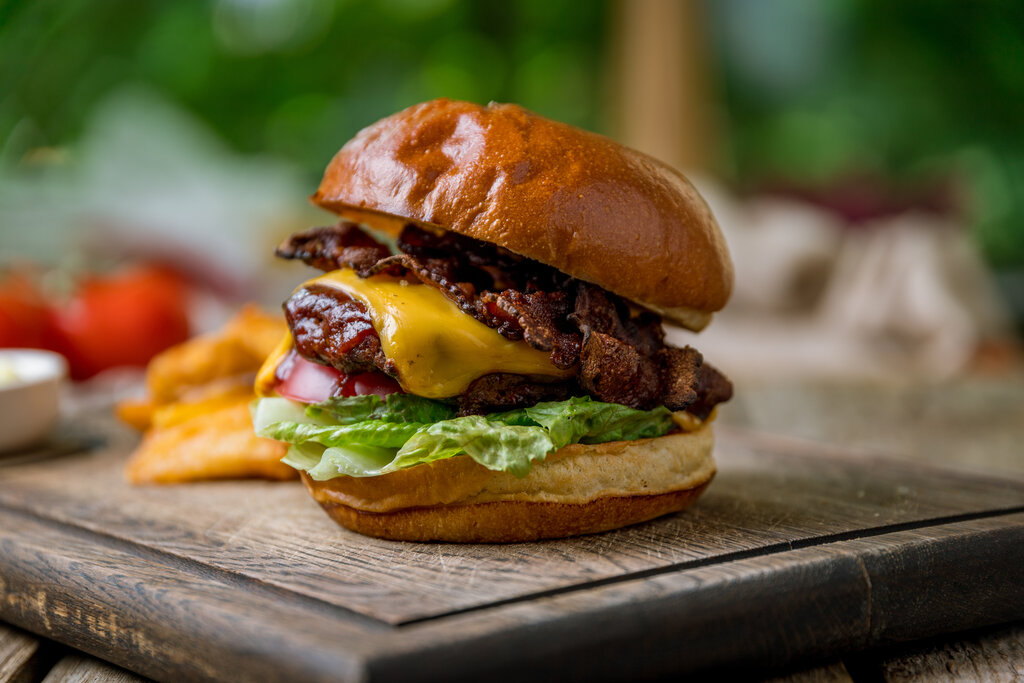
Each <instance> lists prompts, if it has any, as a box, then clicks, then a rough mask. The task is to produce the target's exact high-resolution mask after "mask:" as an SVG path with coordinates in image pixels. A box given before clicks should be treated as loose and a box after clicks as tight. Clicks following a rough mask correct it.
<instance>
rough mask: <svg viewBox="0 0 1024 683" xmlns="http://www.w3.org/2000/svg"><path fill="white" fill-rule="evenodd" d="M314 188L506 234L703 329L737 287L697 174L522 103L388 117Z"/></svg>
mask: <svg viewBox="0 0 1024 683" xmlns="http://www.w3.org/2000/svg"><path fill="white" fill-rule="evenodd" d="M312 199H313V201H314V203H316V204H318V205H319V206H321V207H323V208H325V209H328V210H330V211H334V212H335V213H338V214H341V215H342V216H345V217H348V218H351V219H353V220H356V221H360V222H366V223H369V224H371V225H374V226H375V227H384V228H385V229H386V228H387V227H388V223H393V222H394V221H393V219H395V218H397V219H400V220H401V222H400V223H398V225H399V226H400V225H401V224H402V223H404V222H409V221H411V222H414V223H416V224H419V225H421V226H426V227H434V228H443V229H447V230H452V231H454V232H457V233H460V234H462V235H467V236H469V237H473V238H476V239H480V240H484V241H487V242H491V243H494V244H497V245H499V246H502V247H504V248H506V249H508V250H510V251H512V252H515V253H517V254H520V255H522V256H525V257H528V258H531V259H534V260H537V261H540V262H541V263H545V264H547V265H549V266H553V267H555V268H557V269H559V270H560V271H562V272H564V273H567V274H568V275H571V276H573V277H576V278H579V279H581V280H586V281H588V282H591V283H594V284H597V285H599V286H601V287H604V288H605V289H608V290H610V291H612V292H614V293H615V294H618V295H620V296H622V297H625V298H627V299H630V300H632V301H634V302H635V303H637V304H639V305H641V306H643V307H646V308H649V309H651V310H653V311H655V312H657V313H659V314H660V315H662V316H664V317H666V318H668V319H670V320H673V321H675V322H677V323H679V324H681V325H684V326H686V327H689V328H691V329H694V330H700V329H702V328H703V327H704V326H705V325H707V323H708V322H709V321H710V319H711V314H712V313H714V312H715V311H718V310H720V309H721V308H722V307H723V306H724V305H725V302H726V300H727V299H728V298H729V294H730V292H731V290H732V280H733V271H732V262H731V261H730V259H729V254H728V250H727V248H726V246H725V242H724V240H723V238H722V235H721V232H720V231H719V228H718V224H717V223H716V222H715V219H714V217H713V216H712V215H711V211H710V210H709V209H708V207H707V204H705V202H704V200H703V199H702V198H701V197H700V195H698V194H697V191H696V190H695V189H694V188H693V186H692V185H691V184H690V183H689V181H687V180H686V178H684V177H683V176H682V175H681V174H679V173H678V172H677V171H675V170H673V169H672V168H670V167H668V166H666V165H665V164H663V163H661V162H660V161H657V160H656V159H653V158H651V157H649V156H647V155H645V154H641V153H640V152H637V151H635V150H632V149H629V148H627V147H623V146H622V145H620V144H618V143H616V142H614V141H612V140H610V139H608V138H605V137H602V136H600V135H595V134H593V133H589V132H586V131H583V130H580V129H578V128H574V127H573V126H569V125H566V124H563V123H558V122H555V121H551V120H549V119H546V118H543V117H541V116H538V115H536V114H533V113H531V112H529V111H527V110H526V109H523V108H522V107H519V106H517V105H513V104H491V105H488V106H486V107H482V106H479V105H476V104H471V103H468V102H457V101H452V100H447V99H440V100H433V101H431V102H426V103H424V104H420V105H416V106H414V107H410V108H408V109H405V110H404V111H401V112H398V113H397V114H394V115H393V116H389V117H387V118H385V119H382V120H381V121H378V122H377V123H375V124H373V125H371V126H369V127H368V128H365V129H363V130H362V131H361V132H360V133H359V134H358V135H357V136H356V137H355V138H353V139H352V140H351V141H350V142H349V143H348V144H346V145H345V146H344V147H343V148H342V149H341V151H339V152H338V153H337V154H336V155H335V157H334V158H333V160H332V161H331V163H330V165H329V166H328V167H327V170H326V172H325V174H324V177H323V180H322V181H321V183H320V187H319V189H318V190H317V192H316V194H314V195H313V197H312ZM380 217H384V218H385V219H384V220H383V221H380V220H375V219H376V218H380Z"/></svg>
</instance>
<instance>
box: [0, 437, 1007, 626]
mask: <svg viewBox="0 0 1024 683" xmlns="http://www.w3.org/2000/svg"><path fill="white" fill-rule="evenodd" d="M132 443H133V442H132V441H131V439H130V438H125V437H124V436H123V435H119V434H117V433H113V434H112V436H111V438H110V447H109V448H107V449H105V450H100V451H96V452H92V453H86V454H82V455H78V456H73V457H67V458H64V459H60V460H51V461H47V462H45V463H38V464H23V465H18V466H15V467H7V468H4V469H2V470H0V504H3V505H5V506H7V507H8V508H11V509H16V510H24V511H26V512H29V513H32V514H35V515H38V516H39V517H41V518H46V519H49V520H52V521H54V522H56V523H59V524H65V525H67V526H68V527H69V529H72V530H74V529H77V528H81V529H84V530H88V531H90V532H92V533H97V534H102V535H106V536H109V537H110V538H114V539H120V540H122V541H124V542H126V543H130V544H136V545H138V546H139V547H140V548H148V549H151V550H154V551H159V552H161V553H166V554H168V555H171V556H176V557H181V558H185V559H188V560H189V561H193V562H196V563H199V564H202V565H208V566H210V567H213V568H216V569H217V570H219V571H223V572H227V573H230V574H235V575H238V576H240V577H245V578H247V579H251V580H252V581H256V582H259V583H263V584H266V585H268V586H274V587H277V588H280V589H282V590H285V591H290V592H293V593H296V594H298V595H303V596H306V597H307V598H310V599H315V600H320V601H324V602H326V603H329V604H331V605H335V606H338V607H342V608H344V609H346V610H352V611H354V612H356V613H359V614H362V615H365V616H368V617H371V618H373V619H377V620H380V621H382V622H385V623H388V624H401V623H412V622H416V621H422V620H429V619H431V618H436V617H439V616H442V615H447V614H456V613H460V612H465V611H469V610H474V609H483V608H486V607H487V606H489V605H493V604H496V603H507V602H514V601H516V600H526V599H531V598H532V597H533V596H538V595H549V594H554V593H557V592H559V591H562V590H567V589H575V588H578V587H586V586H588V585H590V584H592V583H593V584H596V585H600V584H601V583H604V582H611V581H616V580H621V579H628V578H630V577H637V576H645V575H650V574H652V573H657V572H660V571H671V570H673V569H675V568H678V567H681V566H686V565H687V563H693V564H694V566H697V564H699V563H706V562H713V561H715V559H716V558H719V559H721V560H726V559H728V558H730V557H732V558H735V557H741V556H744V555H743V554H744V553H746V554H756V553H758V552H764V551H765V550H770V549H786V548H788V547H793V546H794V545H799V544H803V543H814V542H820V541H821V539H829V538H838V537H841V535H843V534H853V535H856V534H864V533H868V532H870V530H872V529H874V530H880V529H886V528H889V527H892V528H896V527H899V526H900V525H914V524H918V523H920V524H926V523H928V522H929V520H939V519H946V518H950V519H953V518H958V517H960V516H967V517H965V518H969V516H971V515H985V514H996V513H999V512H1005V511H1008V510H1014V509H1018V508H1019V507H1020V506H1022V505H1024V485H1022V484H1021V483H1020V482H1011V481H1000V480H993V479H991V478H977V477H970V476H965V475H962V474H954V473H949V472H946V471H943V470H939V469H934V468H928V467H921V466H919V465H910V464H905V463H897V462H885V461H879V460H878V459H871V460H869V461H859V460H858V459H856V458H855V457H850V456H844V455H842V454H841V453H839V454H837V453H836V452H834V451H835V449H822V450H823V451H828V452H827V453H822V454H818V453H816V451H815V450H814V448H813V447H807V448H803V449H799V448H793V449H792V452H790V451H787V450H786V448H787V445H786V442H785V441H784V440H781V441H780V440H778V439H763V440H759V439H758V437H756V436H749V435H748V436H743V435H736V434H731V435H730V434H729V433H727V432H726V433H724V434H723V435H722V437H721V438H720V443H719V445H718V447H717V449H716V457H717V459H718V461H719V469H720V474H719V476H718V477H717V479H716V480H715V482H713V484H712V486H711V488H710V489H709V491H708V493H707V494H706V495H705V496H704V497H703V498H702V499H701V500H700V501H699V502H698V503H697V505H696V506H694V507H693V508H691V509H690V510H689V511H687V512H684V513H682V514H679V515H672V516H669V517H666V518H663V519H660V520H656V521H654V522H650V523H647V524H642V525H638V526H636V527H632V528H629V529H623V530H620V531H616V532H611V533H606V534H599V535H595V536H588V537H582V538H577V539H568V540H562V541H549V542H544V543H531V544H516V545H509V546H489V545H448V544H406V543H394V542H388V541H380V540H376V539H369V538H364V537H361V536H358V535H356V534H353V533H350V532H347V531H345V530H343V529H341V528H339V527H337V526H336V525H334V524H333V523H332V522H331V521H330V520H329V519H328V518H327V517H326V516H325V515H323V514H322V513H321V512H320V510H319V508H317V507H316V506H315V505H314V504H313V503H312V501H311V500H310V499H309V498H308V496H307V494H306V493H305V492H304V491H303V490H302V489H301V487H299V486H297V485H293V484H271V483H263V482H226V483H211V484H198V485H189V486H181V487H167V488H132V487H129V486H127V485H125V484H124V483H123V482H122V480H121V475H120V467H121V464H122V462H123V459H124V458H125V456H126V453H127V450H128V449H129V448H130V447H131V445H132ZM69 482H74V486H69ZM816 539H818V540H816Z"/></svg>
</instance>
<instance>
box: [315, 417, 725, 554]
mask: <svg viewBox="0 0 1024 683" xmlns="http://www.w3.org/2000/svg"><path fill="white" fill-rule="evenodd" d="M713 442H714V438H713V436H712V432H711V426H710V425H707V424H705V425H704V426H702V427H701V428H699V429H698V430H697V431H693V432H680V433H675V434H669V435H666V436H662V437H659V438H656V439H641V440H637V441H613V442H610V443H603V444H596V445H585V444H572V445H569V446H565V447H564V448H562V449H560V450H558V451H555V452H554V453H552V454H551V455H549V456H548V457H547V459H545V460H544V461H543V462H539V463H534V465H533V467H532V469H531V470H530V473H529V474H528V475H527V476H526V477H524V478H522V479H520V478H517V477H515V476H514V475H512V474H510V473H508V472H495V471H491V470H489V469H487V468H485V467H483V466H482V465H479V464H477V463H476V462H474V461H473V460H472V459H471V458H470V457H469V456H465V455H463V456H456V457H454V458H449V459H446V460H437V461H434V462H432V463H429V464H424V465H416V466H414V467H410V468H409V469H405V470H399V471H398V472H393V473H391V474H386V475H381V476H377V477H362V478H357V477H338V478H335V479H330V480H327V481H314V480H313V479H311V478H310V477H309V476H308V475H307V474H306V473H303V474H302V479H303V481H304V482H305V483H306V486H307V487H308V488H309V491H310V493H311V494H312V495H313V498H315V499H316V501H317V502H318V503H320V505H321V506H322V507H323V508H324V510H325V511H326V512H327V514H329V515H330V516H331V517H332V518H333V519H334V520H335V521H336V522H338V523H339V524H341V525H342V526H344V527H347V528H349V529H351V530H353V531H357V532H359V533H361V534H365V535H368V536H376V537H379V538H386V539H392V540H402V541H448V542H483V543H507V542H513V541H535V540H538V539H543V538H559V537H563V536H573V535H577V534H589V533H596V532H599V531H606V530H609V529H617V528H619V527H622V526H626V525H629V524H636V523H638V522H644V521H647V520H649V519H653V518H655V517H659V516H661V515H665V514H668V513H671V512H676V511H678V510H682V509H683V508H685V507H687V506H688V505H689V504H690V503H692V502H693V501H694V500H696V499H697V497H698V496H699V495H700V494H701V493H702V492H703V490H704V488H705V487H706V486H707V485H708V483H709V482H710V481H711V478H712V477H713V476H714V474H715V464H714V461H713V460H712V457H711V451H712V446H713Z"/></svg>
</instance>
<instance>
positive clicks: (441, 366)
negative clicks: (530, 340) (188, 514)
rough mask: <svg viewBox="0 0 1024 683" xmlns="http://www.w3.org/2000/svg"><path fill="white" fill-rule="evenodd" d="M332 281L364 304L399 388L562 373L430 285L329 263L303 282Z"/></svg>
mask: <svg viewBox="0 0 1024 683" xmlns="http://www.w3.org/2000/svg"><path fill="white" fill-rule="evenodd" d="M310 285H321V286H325V287H334V288H335V289H340V290H341V291H343V292H345V293H346V294H348V295H349V296H351V297H352V298H353V299H356V300H357V301H361V302H362V303H364V304H365V305H366V309H367V311H369V313H370V318H371V320H372V321H373V327H374V329H376V330H377V334H378V335H379V336H380V343H381V349H382V350H383V351H384V355H385V356H387V357H388V358H389V359H391V360H392V361H394V363H395V367H396V369H397V371H398V381H399V383H400V384H401V385H402V388H403V389H405V390H406V391H408V392H410V393H413V394H417V395H419V396H426V397H427V398H448V397H450V396H458V395H459V394H461V393H463V392H465V391H466V389H467V388H468V387H469V385H470V383H471V382H472V381H473V380H475V379H477V378H478V377H482V376H483V375H488V374H491V373H494V372H507V373H513V374H517V375H535V376H536V375H540V376H548V377H569V376H571V375H573V374H574V371H573V370H559V369H558V368H556V367H555V366H554V365H552V364H551V359H550V357H549V354H548V353H547V352H544V351H538V350H536V349H534V348H532V347H531V346H529V345H528V344H527V343H526V342H522V341H510V340H508V339H505V338H504V337H502V336H501V335H500V334H498V333H497V332H496V331H495V330H493V329H491V328H490V327H487V326H486V325H484V324H483V323H481V322H480V321H478V320H477V319H476V318H473V317H472V316H469V315H466V314H465V313H463V312H462V311H461V310H459V307H458V306H456V305H455V303H453V302H452V301H451V300H449V299H448V298H447V297H445V296H444V295H443V294H442V293H441V292H439V291H438V290H436V289H434V288H433V287H430V286H427V285H422V284H419V283H416V282H415V281H407V280H399V279H396V278H391V277H386V276H376V277H372V278H368V279H365V280H364V279H362V278H360V277H359V276H358V275H356V274H355V272H353V271H351V270H347V269H345V270H335V271H332V272H330V273H327V274H326V275H322V276H320V277H318V278H314V279H312V280H310V281H308V282H306V283H305V284H304V285H302V286H303V287H308V286H310ZM289 348H291V339H290V337H289V339H288V340H286V342H282V345H281V346H280V347H279V348H278V349H276V350H275V351H274V353H273V354H271V356H270V358H268V359H267V362H266V363H265V364H264V366H263V368H262V369H261V370H260V372H259V375H258V376H257V382H256V386H257V391H258V392H260V393H261V394H264V395H266V393H269V391H270V389H271V387H272V386H273V381H274V371H275V370H276V368H277V365H278V363H280V362H281V360H282V359H283V358H284V356H285V354H286V353H287V352H288V350H289Z"/></svg>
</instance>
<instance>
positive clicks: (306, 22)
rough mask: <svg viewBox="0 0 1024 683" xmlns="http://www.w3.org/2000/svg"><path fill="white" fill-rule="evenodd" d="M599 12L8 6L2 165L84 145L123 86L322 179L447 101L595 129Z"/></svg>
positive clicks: (542, 3)
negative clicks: (413, 114)
mask: <svg viewBox="0 0 1024 683" xmlns="http://www.w3.org/2000/svg"><path fill="white" fill-rule="evenodd" d="M606 15H607V12H606V7H605V3H603V2H578V3H577V2H552V1H551V0H517V1H516V2H502V1H486V2H485V1H480V2H454V1H452V0H374V1H364V0H337V1H335V0H209V1H202V2H200V1H196V0H182V1H180V2H160V1H158V0H103V1H102V2H93V1H90V0H6V2H2V3H0V141H6V142H3V143H2V144H3V147H2V148H0V153H2V154H3V156H4V157H6V158H7V159H19V158H22V157H23V155H24V154H25V153H27V152H28V151H29V150H31V149H34V148H38V147H49V146H58V145H64V144H67V143H70V142H72V141H74V140H75V138H76V136H77V135H78V134H79V133H80V132H81V129H82V126H83V125H84V123H85V121H86V120H87V117H88V114H89V112H90V110H91V108H92V107H93V106H94V105H95V104H96V103H97V102H99V101H100V100H101V99H102V98H103V96H104V95H105V94H107V93H108V92H110V91H112V90H114V89H115V88H117V87H119V86H121V85H124V84H132V85H145V86H150V87H153V88H156V89H158V90H161V91H163V92H164V93H165V94H166V95H168V96H169V97H170V98H171V99H173V100H175V101H177V102H178V103H180V104H181V105H183V106H184V107H186V108H187V109H189V110H191V111H192V112H193V113H195V114H198V115H199V116H200V117H202V118H203V119H204V120H205V121H206V122H208V123H209V124H210V125H211V126H212V127H213V128H214V129H215V130H216V131H217V132H218V133H220V134H221V135H222V136H223V137H224V138H225V139H226V140H227V141H228V142H229V143H230V144H231V145H232V146H233V147H235V148H236V149H238V150H239V151H242V152H251V153H267V154H272V155H279V156H282V157H285V158H288V159H291V160H294V161H297V162H299V163H300V164H301V165H302V167H303V168H304V169H305V170H306V171H307V172H308V173H309V174H310V176H311V177H313V178H316V177H318V176H319V173H320V172H321V170H322V169H323V167H324V166H325V165H326V162H327V161H328V160H329V159H330V156H331V155H332V154H333V153H334V151H336V150H337V149H338V148H339V147H340V146H341V145H342V144H343V143H344V142H345V141H346V140H347V139H348V138H350V137H351V136H352V135H353V134H354V133H355V132H356V131H357V130H359V129H360V128H361V127H363V126H365V125H367V124H369V123H371V122H372V121H374V120H376V119H378V118H380V117H382V116H385V115H387V114H390V113H392V112H394V111H396V110H398V109H401V108H403V107H406V106H408V105H411V104H414V103H416V102H420V101H423V100H427V99H430V98H433V97H438V96H442V95H444V96H448V97H453V98H462V99H469V100H474V101H478V102H487V101H488V100H492V99H493V100H499V101H513V102H519V103H521V104H523V105H524V106H527V107H529V108H532V109H535V110H536V111H539V112H541V113H544V114H546V115H548V116H552V117H554V118H558V119H562V120H565V121H569V122H572V123H575V124H577V125H581V126H585V127H589V128H600V127H601V121H600V120H599V117H598V112H600V111H601V109H602V107H601V106H600V104H601V93H600V89H599V86H600V83H599V74H600V73H601V71H602V70H603V68H604V65H603V64H602V62H601V59H602V53H601V46H602V40H603V37H604V35H605V33H606V31H605V26H604V23H605V21H606Z"/></svg>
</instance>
